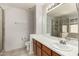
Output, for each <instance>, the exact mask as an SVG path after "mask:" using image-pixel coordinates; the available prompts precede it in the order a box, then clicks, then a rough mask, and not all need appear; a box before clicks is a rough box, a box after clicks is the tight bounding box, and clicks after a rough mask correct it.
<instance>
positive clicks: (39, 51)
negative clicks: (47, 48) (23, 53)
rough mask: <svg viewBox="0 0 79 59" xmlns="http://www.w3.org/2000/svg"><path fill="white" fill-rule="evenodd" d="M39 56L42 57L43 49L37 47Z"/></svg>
mask: <svg viewBox="0 0 79 59" xmlns="http://www.w3.org/2000/svg"><path fill="white" fill-rule="evenodd" d="M37 56H41V48H39V47H38V46H37Z"/></svg>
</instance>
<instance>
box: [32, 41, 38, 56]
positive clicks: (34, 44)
mask: <svg viewBox="0 0 79 59" xmlns="http://www.w3.org/2000/svg"><path fill="white" fill-rule="evenodd" d="M36 46H37V45H36V41H35V40H33V52H34V55H36Z"/></svg>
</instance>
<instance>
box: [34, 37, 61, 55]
mask: <svg viewBox="0 0 79 59" xmlns="http://www.w3.org/2000/svg"><path fill="white" fill-rule="evenodd" d="M33 51H34V55H37V56H60V55H59V54H58V53H56V52H55V51H53V50H51V49H50V48H48V47H47V46H45V45H43V44H42V43H40V42H38V41H37V40H35V39H33Z"/></svg>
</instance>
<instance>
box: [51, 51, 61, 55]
mask: <svg viewBox="0 0 79 59" xmlns="http://www.w3.org/2000/svg"><path fill="white" fill-rule="evenodd" d="M52 56H60V55H59V54H58V53H56V52H54V51H52Z"/></svg>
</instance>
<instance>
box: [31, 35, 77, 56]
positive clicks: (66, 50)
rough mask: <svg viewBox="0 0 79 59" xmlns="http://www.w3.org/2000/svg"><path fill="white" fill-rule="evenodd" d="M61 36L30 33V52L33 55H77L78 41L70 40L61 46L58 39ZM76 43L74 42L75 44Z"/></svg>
mask: <svg viewBox="0 0 79 59" xmlns="http://www.w3.org/2000/svg"><path fill="white" fill-rule="evenodd" d="M60 39H63V38H57V37H50V36H48V37H47V36H45V35H41V34H40V35H37V34H32V35H31V36H30V43H32V44H30V53H32V52H33V53H34V55H35V56H77V55H78V41H74V42H73V41H72V42H73V43H72V44H71V42H69V43H67V44H66V45H64V46H62V45H61V44H60V43H59V41H60ZM75 43H76V44H75Z"/></svg>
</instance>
